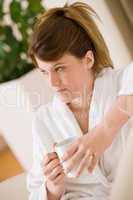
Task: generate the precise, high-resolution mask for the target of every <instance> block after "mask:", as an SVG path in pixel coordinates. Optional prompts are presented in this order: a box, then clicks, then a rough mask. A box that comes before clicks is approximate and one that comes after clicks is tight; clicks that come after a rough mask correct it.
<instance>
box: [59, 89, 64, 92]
mask: <svg viewBox="0 0 133 200" xmlns="http://www.w3.org/2000/svg"><path fill="white" fill-rule="evenodd" d="M65 90H66V89H61V90H57V92H64V91H65Z"/></svg>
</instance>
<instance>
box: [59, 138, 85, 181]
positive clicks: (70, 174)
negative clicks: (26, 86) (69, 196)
mask: <svg viewBox="0 0 133 200" xmlns="http://www.w3.org/2000/svg"><path fill="white" fill-rule="evenodd" d="M76 139H78V137H76V136H75V137H70V138H68V139H65V140H63V141H62V142H59V143H56V144H55V152H56V153H57V155H58V157H59V159H60V162H61V163H62V160H61V158H62V157H63V155H64V153H65V151H66V149H67V148H68V146H69V145H70V144H71V143H72V142H74V140H76ZM68 164H69V160H68V161H64V162H63V163H62V166H63V169H64V172H65V173H66V168H67V166H68ZM77 172H78V166H75V167H74V169H73V170H71V171H70V172H68V173H66V174H67V176H68V177H70V178H75V177H76V175H77ZM87 175H88V172H87V169H84V171H83V172H82V174H81V176H80V177H82V176H87Z"/></svg>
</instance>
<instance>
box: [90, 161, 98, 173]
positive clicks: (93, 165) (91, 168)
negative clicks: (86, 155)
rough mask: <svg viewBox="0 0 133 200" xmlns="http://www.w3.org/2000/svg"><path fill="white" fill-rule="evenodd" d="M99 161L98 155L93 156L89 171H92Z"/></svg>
mask: <svg viewBox="0 0 133 200" xmlns="http://www.w3.org/2000/svg"><path fill="white" fill-rule="evenodd" d="M97 162H98V159H97V158H96V157H94V158H93V160H92V162H91V165H90V166H89V167H88V171H89V173H92V172H93V170H94V168H95V166H96V164H97Z"/></svg>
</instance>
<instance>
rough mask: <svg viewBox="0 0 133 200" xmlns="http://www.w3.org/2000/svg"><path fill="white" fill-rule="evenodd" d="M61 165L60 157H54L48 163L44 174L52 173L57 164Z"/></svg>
mask: <svg viewBox="0 0 133 200" xmlns="http://www.w3.org/2000/svg"><path fill="white" fill-rule="evenodd" d="M59 165H60V161H59V159H54V160H52V161H51V162H49V163H48V165H46V166H45V167H44V174H45V175H48V174H50V173H51V171H52V170H54V169H55V168H56V167H57V166H59Z"/></svg>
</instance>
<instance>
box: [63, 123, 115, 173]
mask: <svg viewBox="0 0 133 200" xmlns="http://www.w3.org/2000/svg"><path fill="white" fill-rule="evenodd" d="M102 130H103V129H102V127H100V126H99V127H96V128H94V129H92V131H90V132H89V133H88V134H86V135H83V136H81V137H80V138H78V139H77V140H76V141H75V142H73V143H72V144H71V145H69V147H68V149H67V151H66V152H65V154H64V156H63V158H62V161H63V162H64V161H66V160H69V162H68V163H69V164H68V166H67V171H66V172H67V173H68V172H70V171H71V170H72V169H73V168H74V167H75V166H79V170H78V174H77V176H80V175H81V173H82V171H83V170H84V168H88V171H89V172H90V173H91V172H92V171H93V169H94V168H95V166H96V164H97V162H98V160H99V158H100V156H101V155H102V154H103V152H104V151H105V149H106V148H107V147H108V146H109V145H110V144H111V143H112V138H111V137H109V136H108V134H105V133H104V132H102Z"/></svg>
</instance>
